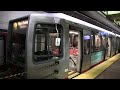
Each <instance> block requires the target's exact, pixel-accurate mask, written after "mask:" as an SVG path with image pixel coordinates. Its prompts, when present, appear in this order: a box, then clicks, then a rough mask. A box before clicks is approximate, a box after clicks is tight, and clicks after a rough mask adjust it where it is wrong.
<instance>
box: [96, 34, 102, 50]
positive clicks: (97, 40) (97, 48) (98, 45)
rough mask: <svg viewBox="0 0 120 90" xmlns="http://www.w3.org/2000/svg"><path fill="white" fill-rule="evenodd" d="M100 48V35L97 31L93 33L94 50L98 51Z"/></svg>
mask: <svg viewBox="0 0 120 90" xmlns="http://www.w3.org/2000/svg"><path fill="white" fill-rule="evenodd" d="M100 49H101V37H100V34H99V33H96V34H95V51H99V50H100Z"/></svg>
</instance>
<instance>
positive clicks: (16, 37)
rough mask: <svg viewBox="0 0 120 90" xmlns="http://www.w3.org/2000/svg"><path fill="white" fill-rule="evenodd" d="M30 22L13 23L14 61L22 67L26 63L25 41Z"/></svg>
mask: <svg viewBox="0 0 120 90" xmlns="http://www.w3.org/2000/svg"><path fill="white" fill-rule="evenodd" d="M27 25H28V21H27V20H24V21H20V22H15V23H13V26H12V33H11V34H12V38H11V39H12V56H11V57H12V61H13V62H14V63H16V64H19V65H22V64H23V63H24V62H25V40H26V31H27Z"/></svg>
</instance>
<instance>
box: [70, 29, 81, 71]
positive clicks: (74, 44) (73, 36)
mask: <svg viewBox="0 0 120 90" xmlns="http://www.w3.org/2000/svg"><path fill="white" fill-rule="evenodd" d="M69 55H70V59H69V71H74V72H76V71H79V68H80V64H79V63H80V32H78V31H72V30H70V31H69Z"/></svg>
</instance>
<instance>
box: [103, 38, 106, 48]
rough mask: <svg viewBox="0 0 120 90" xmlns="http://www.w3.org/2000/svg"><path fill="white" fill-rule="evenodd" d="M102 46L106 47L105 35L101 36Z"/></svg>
mask: <svg viewBox="0 0 120 90" xmlns="http://www.w3.org/2000/svg"><path fill="white" fill-rule="evenodd" d="M102 48H104V49H105V48H106V37H105V36H102Z"/></svg>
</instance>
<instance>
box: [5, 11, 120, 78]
mask: <svg viewBox="0 0 120 90" xmlns="http://www.w3.org/2000/svg"><path fill="white" fill-rule="evenodd" d="M118 36H119V35H115V34H114V33H112V32H109V31H107V30H105V29H103V28H100V27H98V26H95V25H93V24H90V23H87V22H85V21H82V20H79V19H76V18H73V17H71V16H68V15H65V14H62V13H45V14H43V13H42V14H31V15H29V16H26V17H22V18H19V19H15V20H11V21H10V22H9V30H8V45H7V59H6V60H7V63H8V64H9V65H11V64H12V65H14V66H15V67H16V68H17V72H25V78H27V79H64V78H67V77H68V72H69V71H74V72H79V73H82V72H84V71H86V70H88V69H90V68H91V67H93V66H95V65H97V64H98V63H100V62H102V61H104V60H107V59H108V58H110V57H112V56H113V55H115V54H117V53H118V47H119V43H120V42H119V38H118ZM113 38H115V39H113ZM116 38H117V39H116ZM112 40H115V41H112ZM113 42H114V46H112V45H113V44H112V43H113ZM115 43H117V46H116V44H115ZM18 69H19V70H18Z"/></svg>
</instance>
